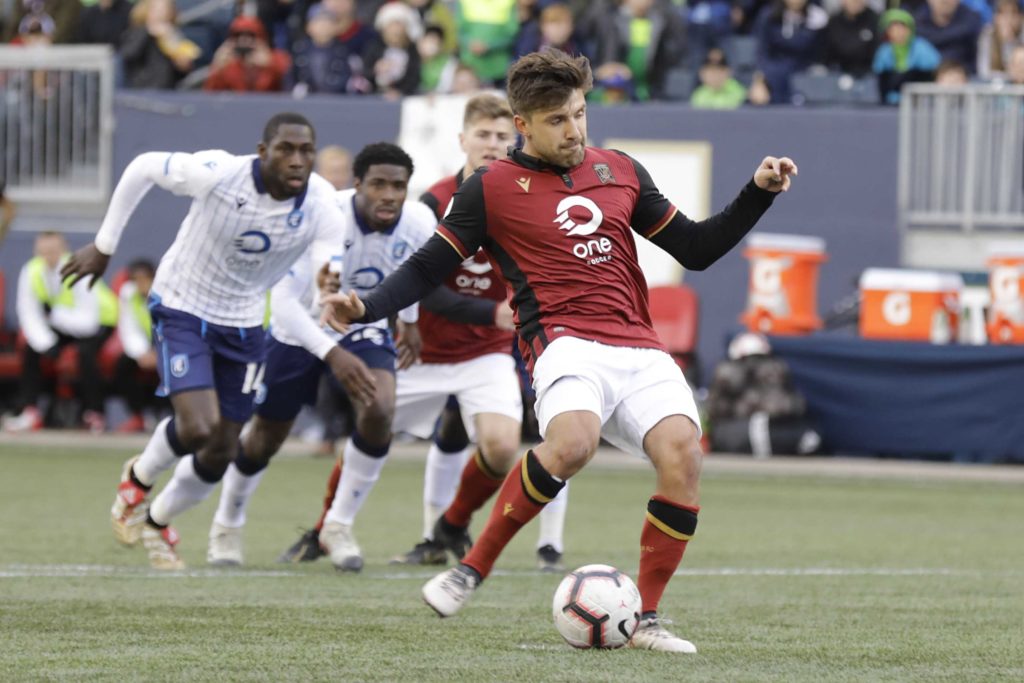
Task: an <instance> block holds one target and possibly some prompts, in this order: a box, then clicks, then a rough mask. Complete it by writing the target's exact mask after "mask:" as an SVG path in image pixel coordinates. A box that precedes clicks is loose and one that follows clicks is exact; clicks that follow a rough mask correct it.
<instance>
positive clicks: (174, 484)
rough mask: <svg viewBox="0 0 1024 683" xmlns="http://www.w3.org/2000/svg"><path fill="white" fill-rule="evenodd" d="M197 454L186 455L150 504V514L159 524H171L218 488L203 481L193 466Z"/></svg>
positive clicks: (214, 484)
mask: <svg viewBox="0 0 1024 683" xmlns="http://www.w3.org/2000/svg"><path fill="white" fill-rule="evenodd" d="M195 458H196V456H194V455H186V456H185V457H184V458H182V459H181V462H179V463H178V466H177V467H175V468H174V476H173V477H171V480H170V481H169V482H167V486H165V487H164V490H163V491H161V492H160V494H159V495H158V496H157V497H156V498H154V499H153V503H152V504H151V505H150V506H149V516H150V517H152V518H153V521H154V522H156V523H157V524H170V523H171V520H172V519H174V518H175V517H177V516H178V515H180V514H181V513H182V512H184V511H185V510H188V509H189V508H193V507H195V506H196V505H199V504H200V503H202V502H203V501H204V500H206V499H207V497H208V496H209V495H210V493H211V492H213V489H215V488H217V484H216V482H214V483H213V484H211V483H209V482H207V481H203V480H202V479H200V478H199V475H198V474H196V469H195V467H194V466H193V462H194V461H195Z"/></svg>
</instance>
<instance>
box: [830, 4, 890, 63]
mask: <svg viewBox="0 0 1024 683" xmlns="http://www.w3.org/2000/svg"><path fill="white" fill-rule="evenodd" d="M877 49H878V14H877V13H876V12H875V11H874V10H873V9H871V8H870V7H868V5H867V0H842V4H841V5H840V8H839V11H837V12H836V13H835V14H833V15H832V16H831V17H829V20H828V25H827V26H826V27H825V65H826V66H827V67H828V68H829V69H832V70H834V71H840V72H842V73H844V74H850V75H851V76H856V77H857V78H860V77H861V76H864V75H865V74H868V73H871V62H872V61H873V60H874V58H875V51H876V50H877Z"/></svg>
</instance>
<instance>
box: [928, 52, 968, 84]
mask: <svg viewBox="0 0 1024 683" xmlns="http://www.w3.org/2000/svg"><path fill="white" fill-rule="evenodd" d="M967 82H968V77H967V69H966V68H964V65H963V64H960V63H958V62H954V61H952V60H950V59H946V60H943V61H942V62H940V63H939V68H937V69H936V70H935V84H936V85H942V86H949V87H959V86H961V85H967Z"/></svg>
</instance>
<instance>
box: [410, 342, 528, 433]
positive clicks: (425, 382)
mask: <svg viewBox="0 0 1024 683" xmlns="http://www.w3.org/2000/svg"><path fill="white" fill-rule="evenodd" d="M451 394H454V395H455V397H456V398H457V399H458V400H459V409H460V411H461V412H462V422H463V424H464V425H465V426H466V433H467V434H468V435H469V439H470V441H474V442H475V441H476V426H475V424H474V422H475V418H476V416H477V415H479V414H480V413H497V414H499V415H506V416H508V417H510V418H512V419H513V420H515V421H516V422H521V421H522V419H523V398H522V393H521V389H520V386H519V376H518V375H517V374H516V362H515V360H514V359H513V358H512V356H510V355H509V354H507V353H488V354H485V355H483V356H479V357H477V358H473V359H472V360H467V361H463V362H461V363H418V364H416V365H413V366H412V367H410V368H408V369H407V370H401V371H399V373H398V384H397V386H396V389H395V419H394V422H393V423H392V427H391V430H392V431H393V432H395V433H396V434H397V433H399V432H408V433H409V434H413V435H414V436H418V437H420V438H421V439H429V438H430V437H431V435H432V434H433V433H434V423H435V422H436V421H437V417H438V415H440V414H441V409H442V408H444V404H445V401H447V399H448V396H449V395H451Z"/></svg>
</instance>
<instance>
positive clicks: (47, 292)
mask: <svg viewBox="0 0 1024 683" xmlns="http://www.w3.org/2000/svg"><path fill="white" fill-rule="evenodd" d="M68 256H70V254H69V252H68V246H67V242H66V241H65V240H64V236H63V235H61V234H60V233H58V232H41V233H39V235H37V236H36V242H35V256H34V257H33V258H32V259H30V260H29V261H28V263H26V264H25V265H24V266H23V267H22V269H21V273H20V274H19V275H18V291H17V313H18V325H19V327H20V329H21V332H22V334H24V335H25V340H26V342H27V344H26V345H25V348H24V351H23V353H22V372H21V378H20V387H19V388H20V397H19V398H20V406H21V413H20V414H19V415H18V416H16V417H13V418H8V419H6V420H4V429H5V430H9V431H25V430H34V429H40V428H42V426H43V414H42V412H41V411H40V409H39V397H40V395H41V394H42V389H43V374H42V369H41V360H42V357H43V356H49V357H51V358H56V357H57V354H58V353H59V352H60V350H61V349H62V348H63V347H65V346H67V345H69V344H75V345H77V346H78V370H79V380H80V382H79V383H80V387H81V389H80V397H81V400H82V408H83V412H82V421H83V423H84V424H85V426H86V427H88V428H89V429H90V430H91V431H94V432H99V431H103V429H104V426H105V425H104V419H103V383H102V380H101V378H100V373H99V366H98V365H97V358H98V356H99V351H100V348H101V347H102V346H103V342H104V341H106V339H107V338H108V337H109V336H110V334H111V333H112V332H113V328H114V326H115V325H117V297H115V296H114V293H113V292H111V291H110V288H109V287H107V286H106V285H105V284H104V283H103V282H102V281H97V283H96V286H95V287H93V288H92V289H91V290H90V289H89V285H88V282H86V281H82V282H80V283H78V284H76V285H75V286H74V287H68V286H67V285H66V284H63V283H62V282H61V277H60V272H59V269H60V266H61V265H62V264H63V263H64V261H65V260H67V258H68Z"/></svg>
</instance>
